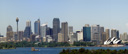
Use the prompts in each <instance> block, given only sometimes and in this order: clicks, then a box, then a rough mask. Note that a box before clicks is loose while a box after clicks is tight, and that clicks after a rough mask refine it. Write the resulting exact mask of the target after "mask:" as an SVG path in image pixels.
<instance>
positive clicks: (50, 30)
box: [46, 27, 53, 37]
mask: <svg viewBox="0 0 128 54" xmlns="http://www.w3.org/2000/svg"><path fill="white" fill-rule="evenodd" d="M46 35H50V36H51V37H53V29H52V28H50V27H47V30H46Z"/></svg>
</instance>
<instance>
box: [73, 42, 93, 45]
mask: <svg viewBox="0 0 128 54" xmlns="http://www.w3.org/2000/svg"><path fill="white" fill-rule="evenodd" d="M94 45H95V43H94V42H74V44H73V46H94Z"/></svg>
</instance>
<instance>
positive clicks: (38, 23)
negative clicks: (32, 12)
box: [34, 19, 40, 35]
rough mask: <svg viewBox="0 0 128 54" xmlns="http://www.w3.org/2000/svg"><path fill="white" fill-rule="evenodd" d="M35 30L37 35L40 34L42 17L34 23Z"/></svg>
mask: <svg viewBox="0 0 128 54" xmlns="http://www.w3.org/2000/svg"><path fill="white" fill-rule="evenodd" d="M34 32H35V34H36V35H40V19H38V20H37V21H35V23H34Z"/></svg>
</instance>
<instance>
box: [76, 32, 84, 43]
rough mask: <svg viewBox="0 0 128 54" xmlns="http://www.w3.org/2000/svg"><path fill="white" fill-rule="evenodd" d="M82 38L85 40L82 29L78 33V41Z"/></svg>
mask: <svg viewBox="0 0 128 54" xmlns="http://www.w3.org/2000/svg"><path fill="white" fill-rule="evenodd" d="M81 40H83V32H82V31H81V32H79V33H77V41H81Z"/></svg>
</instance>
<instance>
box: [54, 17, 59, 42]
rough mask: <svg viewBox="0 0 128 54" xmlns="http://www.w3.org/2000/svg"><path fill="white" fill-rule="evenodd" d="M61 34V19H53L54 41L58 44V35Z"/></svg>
mask: <svg viewBox="0 0 128 54" xmlns="http://www.w3.org/2000/svg"><path fill="white" fill-rule="evenodd" d="M59 32H60V20H59V18H54V19H53V40H54V41H56V42H57V40H58V33H59Z"/></svg>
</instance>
